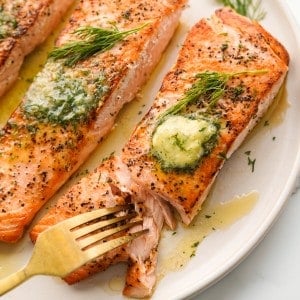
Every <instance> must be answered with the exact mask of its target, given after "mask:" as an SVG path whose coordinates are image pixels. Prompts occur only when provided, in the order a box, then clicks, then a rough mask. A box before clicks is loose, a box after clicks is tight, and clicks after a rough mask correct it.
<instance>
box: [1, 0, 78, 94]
mask: <svg viewBox="0 0 300 300" xmlns="http://www.w3.org/2000/svg"><path fill="white" fill-rule="evenodd" d="M73 2H74V0H29V1H25V0H5V1H0V97H1V96H2V95H3V94H4V93H5V92H6V91H7V90H8V89H9V88H10V87H11V86H12V84H13V83H14V82H15V81H16V79H17V77H18V74H19V70H20V67H21V65H22V63H23V60H24V58H25V56H26V55H27V54H29V53H30V52H31V51H32V50H33V49H34V48H35V47H36V46H37V45H39V44H41V43H42V42H43V41H44V40H45V39H46V37H47V36H48V35H49V34H50V33H51V31H53V29H54V28H55V27H56V25H57V24H58V23H59V22H60V21H61V19H62V16H63V15H64V13H65V12H66V11H67V9H68V8H69V7H70V5H71V4H72V3H73Z"/></svg>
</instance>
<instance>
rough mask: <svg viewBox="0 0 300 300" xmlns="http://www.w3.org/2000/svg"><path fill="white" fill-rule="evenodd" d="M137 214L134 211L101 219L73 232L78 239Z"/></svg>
mask: <svg viewBox="0 0 300 300" xmlns="http://www.w3.org/2000/svg"><path fill="white" fill-rule="evenodd" d="M136 215H137V214H136V212H134V213H132V214H126V215H124V216H121V217H115V218H112V219H108V220H104V221H99V222H96V223H93V224H90V225H86V226H84V227H81V228H78V229H75V230H73V232H72V233H73V236H74V238H75V239H77V238H80V237H82V236H85V235H87V234H89V233H92V232H93V231H95V230H98V229H101V228H104V227H106V226H108V225H112V224H115V223H118V222H121V221H125V220H127V219H132V218H133V217H136Z"/></svg>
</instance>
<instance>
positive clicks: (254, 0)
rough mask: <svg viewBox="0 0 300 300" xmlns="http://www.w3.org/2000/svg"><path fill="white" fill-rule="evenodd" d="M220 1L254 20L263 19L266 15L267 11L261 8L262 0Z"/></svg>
mask: <svg viewBox="0 0 300 300" xmlns="http://www.w3.org/2000/svg"><path fill="white" fill-rule="evenodd" d="M219 2H221V3H222V4H223V5H225V6H229V7H231V8H232V9H234V10H235V11H236V12H238V13H239V14H241V15H243V16H246V17H249V18H250V19H252V20H257V21H261V20H263V19H264V17H265V16H266V12H265V11H264V10H263V9H262V8H261V0H219Z"/></svg>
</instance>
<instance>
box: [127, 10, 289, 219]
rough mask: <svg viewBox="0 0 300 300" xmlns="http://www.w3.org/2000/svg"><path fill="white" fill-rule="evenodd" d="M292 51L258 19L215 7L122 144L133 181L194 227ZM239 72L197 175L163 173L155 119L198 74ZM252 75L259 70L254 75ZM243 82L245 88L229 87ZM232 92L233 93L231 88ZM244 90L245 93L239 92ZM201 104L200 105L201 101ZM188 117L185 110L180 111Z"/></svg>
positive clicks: (269, 97)
mask: <svg viewBox="0 0 300 300" xmlns="http://www.w3.org/2000/svg"><path fill="white" fill-rule="evenodd" d="M288 63H289V56H288V53H287V51H286V50H285V48H284V47H283V46H282V45H281V44H280V43H279V42H278V41H277V40H276V39H275V38H274V37H272V36H271V35H270V34H269V33H268V32H266V31H265V30H264V29H263V28H262V27H261V26H260V25H259V24H258V23H256V22H253V21H251V20H249V19H247V18H246V17H242V16H240V15H238V14H236V13H234V12H233V11H232V10H230V9H220V10H217V11H216V13H215V15H213V16H212V17H211V18H209V19H203V20H201V21H200V22H199V23H197V24H196V25H195V26H194V27H193V28H192V29H191V31H190V33H189V35H188V37H187V39H186V41H185V43H184V45H183V48H182V49H181V51H180V53H179V57H178V61H177V63H176V65H175V66H174V68H173V69H172V70H171V71H170V72H169V73H168V74H167V75H166V77H165V79H164V81H163V83H162V87H161V89H160V91H159V93H158V95H157V97H156V99H155V101H154V104H153V105H152V107H151V109H150V111H149V112H148V113H147V115H146V116H145V117H144V119H143V120H142V121H141V123H140V124H139V125H138V126H137V128H136V130H135V131H134V133H133V134H132V136H131V138H130V140H129V142H128V143H127V145H126V146H125V148H124V149H123V155H122V159H123V161H124V162H125V163H126V164H127V165H128V167H129V169H130V172H131V176H132V177H133V180H134V181H136V182H137V183H138V184H140V185H143V186H144V187H145V188H146V189H147V190H148V191H150V192H151V193H153V194H154V195H156V196H159V197H161V198H162V199H164V200H166V201H168V202H169V203H171V204H172V205H173V206H174V207H175V208H176V209H177V210H178V212H179V214H180V215H181V218H182V220H183V222H184V223H185V224H189V223H190V222H191V221H192V220H193V218H194V216H195V215H196V214H197V212H198V211H199V209H201V204H202V202H203V201H204V200H205V198H206V196H207V194H208V192H209V189H210V187H211V185H212V184H213V182H214V180H215V178H216V175H217V173H218V172H219V170H220V169H221V167H222V165H223V163H224V156H226V157H227V158H228V157H229V156H230V155H231V154H232V152H233V151H234V150H235V149H236V148H237V147H238V146H239V145H240V144H241V142H242V141H243V140H244V138H245V137H246V135H247V133H248V132H249V131H250V130H251V129H252V128H253V127H254V125H255V124H256V123H257V122H258V120H259V119H260V118H261V116H262V115H263V113H264V112H265V111H266V109H267V108H268V107H269V105H270V103H271V102H272V100H273V99H274V98H275V96H276V94H277V92H278V90H279V88H280V86H281V85H282V83H283V81H284V78H285V76H286V73H287V70H288V67H287V65H288ZM255 70H260V71H261V72H257V73H259V74H257V75H255V74H247V73H245V74H240V75H239V76H237V77H233V78H232V79H231V80H229V82H228V91H227V93H225V94H224V95H223V97H222V98H221V99H219V101H218V103H217V104H216V107H215V114H214V117H217V118H218V120H220V122H221V129H220V132H219V136H218V141H217V144H216V145H215V147H214V148H213V149H212V151H211V153H210V154H209V155H207V156H204V157H203V158H202V160H201V161H200V163H199V164H198V166H197V167H196V169H195V170H193V171H192V172H186V173H184V172H176V171H170V172H166V171H164V170H162V168H161V165H160V164H159V162H158V161H157V159H155V158H154V157H153V156H152V155H151V143H152V141H151V139H152V135H153V132H154V130H155V128H156V126H157V122H158V118H159V116H160V115H161V114H163V113H164V112H165V111H166V110H167V109H168V108H170V107H171V106H172V105H174V104H175V103H177V102H178V101H179V99H181V98H182V97H184V95H185V93H186V92H187V91H188V90H189V89H190V88H191V86H192V85H193V84H194V83H195V82H196V77H195V75H196V74H199V73H201V72H217V73H234V72H245V71H250V72H251V71H255ZM254 73H255V72H254ZM239 86H242V90H241V91H242V93H241V94H240V95H238V96H234V93H232V91H233V90H234V89H235V88H237V87H239ZM230 89H231V92H230ZM241 91H240V92H241ZM199 105H200V106H201V105H202V104H201V103H199ZM182 115H184V112H182Z"/></svg>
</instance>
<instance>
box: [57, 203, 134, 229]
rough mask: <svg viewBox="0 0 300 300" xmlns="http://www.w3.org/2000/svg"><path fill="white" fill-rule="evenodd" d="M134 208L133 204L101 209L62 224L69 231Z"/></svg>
mask: <svg viewBox="0 0 300 300" xmlns="http://www.w3.org/2000/svg"><path fill="white" fill-rule="evenodd" d="M131 207H132V204H129V205H119V206H114V207H109V208H99V209H96V210H93V211H90V212H86V213H84V214H79V215H77V216H74V217H72V218H70V219H67V220H64V221H63V222H61V223H62V224H63V226H64V227H65V228H68V229H69V230H71V229H73V228H75V227H77V226H79V225H82V224H84V223H87V222H90V221H92V220H94V219H98V218H101V217H104V216H106V215H110V214H113V213H117V212H120V211H122V210H126V209H130V208H131Z"/></svg>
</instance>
